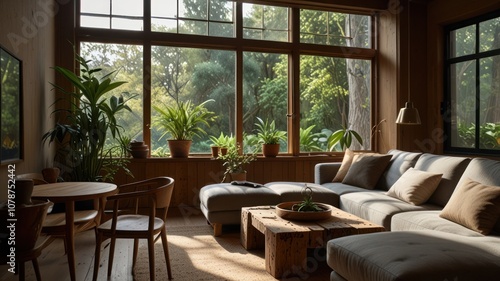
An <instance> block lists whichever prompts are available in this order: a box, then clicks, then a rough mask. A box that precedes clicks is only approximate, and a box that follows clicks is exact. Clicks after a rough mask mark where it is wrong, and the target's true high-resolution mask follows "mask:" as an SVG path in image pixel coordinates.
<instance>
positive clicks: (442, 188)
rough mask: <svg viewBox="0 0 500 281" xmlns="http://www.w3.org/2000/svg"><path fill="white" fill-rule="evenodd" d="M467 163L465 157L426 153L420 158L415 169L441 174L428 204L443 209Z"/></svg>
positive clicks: (467, 159) (468, 160) (467, 160)
mask: <svg viewBox="0 0 500 281" xmlns="http://www.w3.org/2000/svg"><path fill="white" fill-rule="evenodd" d="M469 162H470V159H469V158H465V157H454V156H442V155H434V154H428V153H425V154H423V155H422V156H420V157H419V158H418V160H417V163H416V164H415V169H418V170H421V171H427V172H431V173H436V174H443V176H442V178H441V181H440V182H439V185H438V187H437V188H436V191H435V192H434V193H433V194H432V196H431V198H429V200H428V203H431V204H437V205H439V206H441V207H444V206H445V205H446V203H447V202H448V200H449V199H450V197H451V194H452V193H453V190H454V189H455V187H456V186H457V183H458V181H459V180H460V177H461V176H462V174H463V173H464V171H465V168H467V165H468V164H469Z"/></svg>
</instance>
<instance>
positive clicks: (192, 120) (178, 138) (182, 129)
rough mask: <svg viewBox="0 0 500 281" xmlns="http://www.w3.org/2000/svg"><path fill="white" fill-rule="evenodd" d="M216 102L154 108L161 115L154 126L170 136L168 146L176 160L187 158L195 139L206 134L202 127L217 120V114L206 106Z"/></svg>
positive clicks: (177, 104)
mask: <svg viewBox="0 0 500 281" xmlns="http://www.w3.org/2000/svg"><path fill="white" fill-rule="evenodd" d="M213 101H214V100H206V101H204V102H202V103H201V104H199V105H194V104H193V103H192V102H191V101H187V102H178V103H176V104H174V105H167V106H165V107H163V108H162V107H160V106H155V105H154V106H153V108H154V109H155V110H156V111H157V112H158V113H159V116H158V117H157V118H155V120H154V123H153V125H154V126H158V127H160V128H162V129H163V131H164V133H163V134H162V135H161V136H160V139H161V138H163V137H164V136H165V135H169V136H170V139H168V146H169V149H170V156H171V157H176V158H187V157H188V156H189V150H190V148H191V143H192V140H193V137H195V136H198V137H199V136H201V135H202V134H206V132H205V130H204V129H203V128H202V125H208V124H209V121H213V120H215V114H214V113H213V112H211V111H209V110H208V109H207V108H206V107H205V105H206V104H207V103H208V102H213Z"/></svg>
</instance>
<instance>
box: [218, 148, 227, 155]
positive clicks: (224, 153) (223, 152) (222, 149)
mask: <svg viewBox="0 0 500 281" xmlns="http://www.w3.org/2000/svg"><path fill="white" fill-rule="evenodd" d="M219 151H220V154H221V155H226V154H227V147H221V148H219Z"/></svg>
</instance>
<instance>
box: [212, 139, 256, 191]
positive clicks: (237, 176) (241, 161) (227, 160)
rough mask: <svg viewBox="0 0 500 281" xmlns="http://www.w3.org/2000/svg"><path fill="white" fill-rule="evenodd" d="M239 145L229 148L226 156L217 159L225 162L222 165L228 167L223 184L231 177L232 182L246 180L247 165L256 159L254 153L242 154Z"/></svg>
mask: <svg viewBox="0 0 500 281" xmlns="http://www.w3.org/2000/svg"><path fill="white" fill-rule="evenodd" d="M240 150H241V148H240V146H239V145H235V144H232V145H230V146H229V147H228V149H227V153H226V154H225V155H219V157H218V158H217V159H220V160H222V161H223V163H222V165H223V166H224V167H226V170H225V172H224V177H223V178H222V182H224V181H225V180H226V179H227V176H228V175H229V176H230V177H231V180H246V170H245V165H247V164H249V163H250V162H252V161H254V160H255V159H256V156H255V154H254V153H250V154H245V153H241V152H240Z"/></svg>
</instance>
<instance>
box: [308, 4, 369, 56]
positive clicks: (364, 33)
mask: <svg viewBox="0 0 500 281" xmlns="http://www.w3.org/2000/svg"><path fill="white" fill-rule="evenodd" d="M370 22H371V18H370V16H365V15H356V14H344V13H337V12H327V11H316V10H305V9H302V10H300V42H302V43H310V44H319V45H332V46H348V47H358V48H370V47H371V32H370V28H371V23H370Z"/></svg>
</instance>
